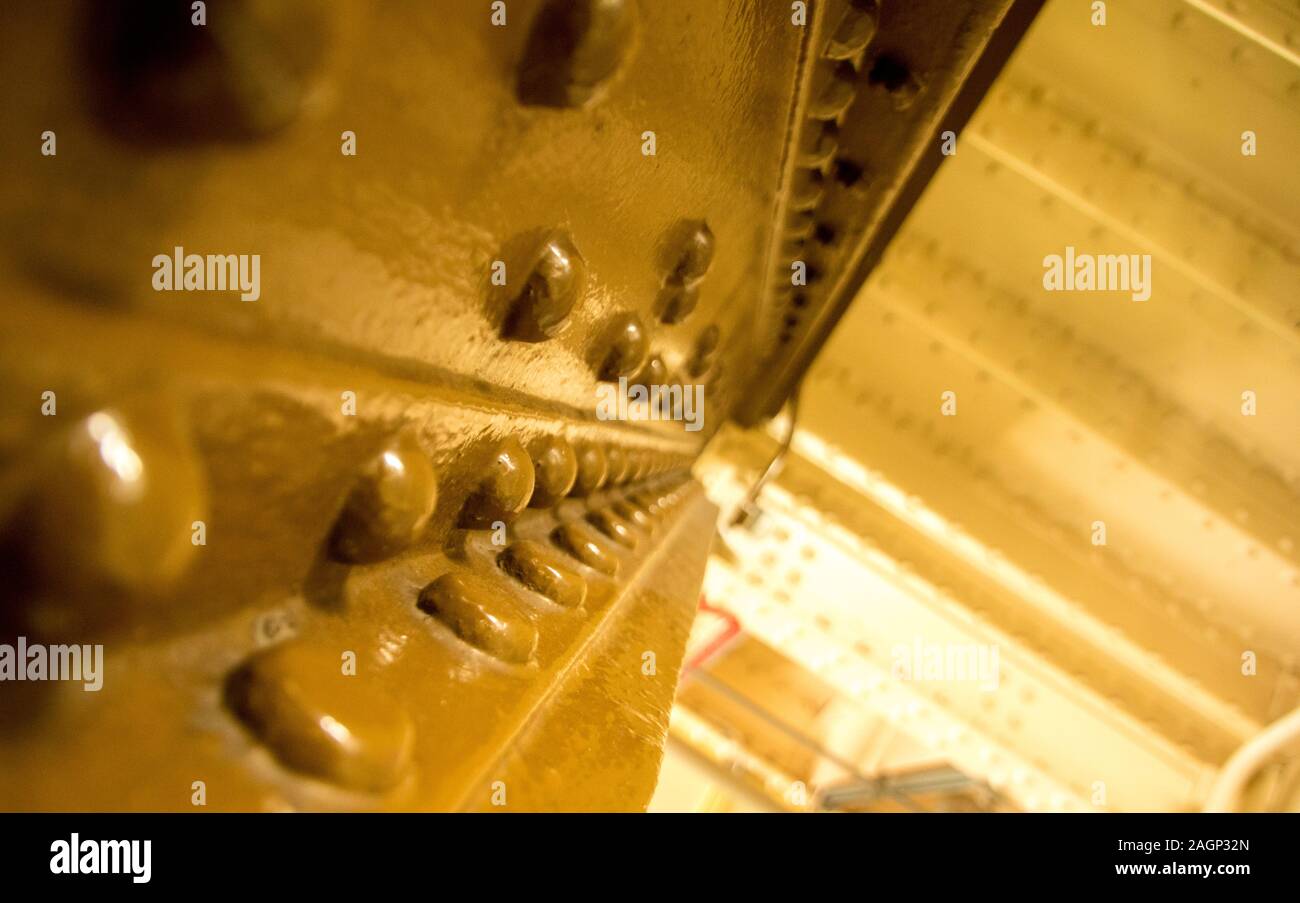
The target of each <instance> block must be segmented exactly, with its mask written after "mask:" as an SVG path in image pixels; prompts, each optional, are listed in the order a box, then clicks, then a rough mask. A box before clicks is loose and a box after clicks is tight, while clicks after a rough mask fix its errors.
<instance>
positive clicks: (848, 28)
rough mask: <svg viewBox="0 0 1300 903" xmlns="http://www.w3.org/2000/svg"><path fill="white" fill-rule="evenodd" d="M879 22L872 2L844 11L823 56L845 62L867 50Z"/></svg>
mask: <svg viewBox="0 0 1300 903" xmlns="http://www.w3.org/2000/svg"><path fill="white" fill-rule="evenodd" d="M879 20H880V10H879V9H878V8H877V6H876V4H875V3H874V2H862V0H859V3H858V4H857V5H856V8H855V7H852V6H851V7H849V8H848V9H846V10H845V11H844V15H843V17H842V18H841V19H840V24H839V25H837V26H836V27H835V34H834V35H833V36H832V37H831V39H830V41H828V42H827V44H826V50H825V51H824V52H823V54H822V55H823V56H825V57H826V58H827V59H832V60H847V59H852V58H853V57H855V56H857V55H858V54H859V53H861V52H862V51H863V50H865V49H866V48H867V45H868V44H870V43H871V39H872V38H874V37H875V36H876V28H877V26H878V24H879Z"/></svg>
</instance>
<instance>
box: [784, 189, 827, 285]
mask: <svg viewBox="0 0 1300 903" xmlns="http://www.w3.org/2000/svg"><path fill="white" fill-rule="evenodd" d="M825 190H826V186H825V184H824V183H823V181H822V173H821V170H820V169H800V170H796V171H795V174H794V178H793V180H792V181H791V183H790V200H789V204H788V206H789V208H790V209H791V210H812V209H813V208H814V207H816V206H817V205H818V204H819V203H821V199H822V194H823V192H825ZM786 269H789V267H788V265H785V266H783V267H782V270H783V271H784V270H786Z"/></svg>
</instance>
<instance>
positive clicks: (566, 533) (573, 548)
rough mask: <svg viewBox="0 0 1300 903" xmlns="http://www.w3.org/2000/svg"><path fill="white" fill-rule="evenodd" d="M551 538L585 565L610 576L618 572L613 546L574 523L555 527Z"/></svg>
mask: <svg viewBox="0 0 1300 903" xmlns="http://www.w3.org/2000/svg"><path fill="white" fill-rule="evenodd" d="M551 539H552V540H553V541H554V542H555V544H556V545H557V546H559V547H560V548H561V549H563V550H564V551H566V552H568V553H569V554H570V555H572V556H573V557H574V558H576V559H577V560H578V561H581V562H582V563H583V564H585V565H586V566H587V567H589V568H592V569H594V570H597V571H600V572H601V573H602V574H607V575H609V576H611V577H613V576H615V575H616V574H618V557H617V556H616V555H615V553H614V550H613V548H611V547H610V546H609V545H607V544H606V543H605V542H603V541H602V540H600V539H597V538H596V537H595V536H592V535H590V534H589V533H587V532H586V531H585V530H583V529H581V528H580V527H578V526H577V525H576V524H564V525H562V526H559V527H556V528H555V530H554V531H553V532H552V533H551Z"/></svg>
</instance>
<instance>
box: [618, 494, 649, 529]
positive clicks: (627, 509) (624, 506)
mask: <svg viewBox="0 0 1300 903" xmlns="http://www.w3.org/2000/svg"><path fill="white" fill-rule="evenodd" d="M610 508H611V509H613V511H614V513H615V514H617V515H618V516H619V517H623V518H626V519H627V520H630V521H631V522H632V523H634V524H636V525H637V526H638V527H641V528H642V529H646V530H648V529H650V523H651V521H650V515H649V513H648V512H647V511H646V510H645V509H644V508H641V507H638V506H637V505H636V504H635V503H634V502H632V501H631V500H629V499H619V500H618V501H617V502H615V503H614V504H613V505H611V506H610Z"/></svg>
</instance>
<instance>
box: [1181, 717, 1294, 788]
mask: <svg viewBox="0 0 1300 903" xmlns="http://www.w3.org/2000/svg"><path fill="white" fill-rule="evenodd" d="M1297 740H1300V709H1296V710H1295V711H1294V712H1292V713H1291V714H1289V715H1283V716H1282V717H1281V718H1279V719H1278V720H1277V721H1274V722H1273V723H1272V724H1270V725H1269V726H1268V727H1266V728H1264V730H1262V731H1260V732H1259V733H1258V734H1256V735H1255V736H1254V737H1252V738H1251V739H1250V740H1248V741H1247V742H1246V743H1245V744H1243V745H1242V747H1241V748H1240V749H1238V750H1237V751H1236V752H1235V753H1233V754H1232V756H1231V757H1230V758H1229V759H1228V761H1227V762H1225V763H1224V764H1223V768H1222V769H1220V771H1219V777H1218V778H1217V779H1216V780H1215V782H1214V786H1213V787H1212V788H1210V795H1209V796H1208V797H1206V799H1205V807H1204V811H1206V812H1236V811H1237V808H1238V806H1239V804H1240V802H1241V792H1242V791H1243V790H1244V789H1245V788H1246V784H1247V783H1248V782H1249V781H1250V779H1251V778H1252V777H1254V775H1255V773H1256V772H1257V771H1259V769H1260V768H1262V767H1263V766H1264V765H1266V764H1267V763H1268V761H1269V759H1271V758H1273V756H1274V755H1276V754H1277V752H1278V751H1279V750H1282V749H1285V748H1286V747H1287V746H1288V745H1289V744H1291V743H1294V742H1296V741H1297Z"/></svg>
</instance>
